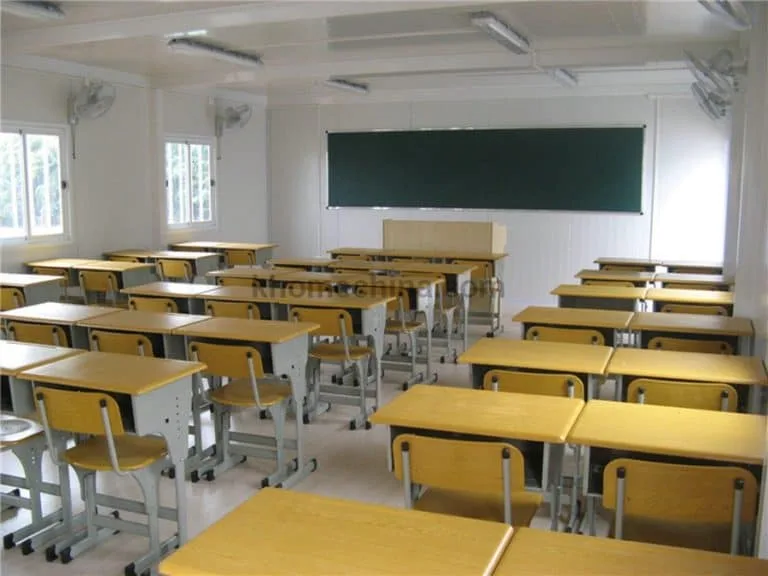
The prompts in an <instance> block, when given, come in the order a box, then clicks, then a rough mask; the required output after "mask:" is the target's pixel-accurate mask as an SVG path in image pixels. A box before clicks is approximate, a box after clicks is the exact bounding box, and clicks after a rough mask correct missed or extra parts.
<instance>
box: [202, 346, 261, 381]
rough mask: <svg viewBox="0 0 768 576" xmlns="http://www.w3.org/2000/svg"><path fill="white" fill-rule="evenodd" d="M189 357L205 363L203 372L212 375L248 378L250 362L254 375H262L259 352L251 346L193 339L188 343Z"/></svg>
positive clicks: (257, 376) (256, 376)
mask: <svg viewBox="0 0 768 576" xmlns="http://www.w3.org/2000/svg"><path fill="white" fill-rule="evenodd" d="M189 359H190V360H194V361H196V362H203V363H204V364H206V365H207V366H208V368H206V370H205V372H206V373H207V374H211V375H213V376H219V377H222V378H248V377H250V375H251V369H250V367H249V364H252V365H253V375H254V377H255V378H263V377H264V365H263V364H262V361H261V354H260V353H259V351H258V350H257V349H256V348H254V347H253V346H238V345H235V344H212V343H209V342H198V341H193V342H190V343H189Z"/></svg>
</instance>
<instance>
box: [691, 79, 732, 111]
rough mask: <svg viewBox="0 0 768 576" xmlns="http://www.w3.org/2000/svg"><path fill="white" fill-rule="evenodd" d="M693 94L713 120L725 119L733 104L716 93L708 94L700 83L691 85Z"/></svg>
mask: <svg viewBox="0 0 768 576" xmlns="http://www.w3.org/2000/svg"><path fill="white" fill-rule="evenodd" d="M691 92H693V97H694V98H695V100H696V103H697V104H698V105H699V107H700V108H701V109H702V110H704V113H705V114H706V115H707V116H709V117H710V118H711V119H712V120H720V119H721V118H725V116H726V114H727V113H728V108H729V107H730V104H731V103H730V102H729V101H728V100H725V99H723V98H721V97H720V96H718V95H717V94H715V93H714V92H707V90H706V89H704V88H702V87H701V84H699V83H698V82H694V83H693V84H691Z"/></svg>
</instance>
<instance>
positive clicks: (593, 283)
mask: <svg viewBox="0 0 768 576" xmlns="http://www.w3.org/2000/svg"><path fill="white" fill-rule="evenodd" d="M583 284H584V286H622V287H624V288H634V287H635V285H634V284H632V282H625V281H624V280H584V282H583Z"/></svg>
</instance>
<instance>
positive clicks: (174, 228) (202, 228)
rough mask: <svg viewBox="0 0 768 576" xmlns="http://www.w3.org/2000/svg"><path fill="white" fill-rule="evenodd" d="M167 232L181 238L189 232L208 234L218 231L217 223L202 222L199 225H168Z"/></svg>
mask: <svg viewBox="0 0 768 576" xmlns="http://www.w3.org/2000/svg"><path fill="white" fill-rule="evenodd" d="M167 226H168V228H167V231H168V235H169V236H174V235H175V236H180V235H184V234H188V233H189V232H207V231H211V230H218V228H219V227H218V226H217V225H216V223H215V222H201V223H199V224H168V225H167Z"/></svg>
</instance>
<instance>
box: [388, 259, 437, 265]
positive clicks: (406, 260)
mask: <svg viewBox="0 0 768 576" xmlns="http://www.w3.org/2000/svg"><path fill="white" fill-rule="evenodd" d="M392 262H415V263H417V264H429V258H392Z"/></svg>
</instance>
